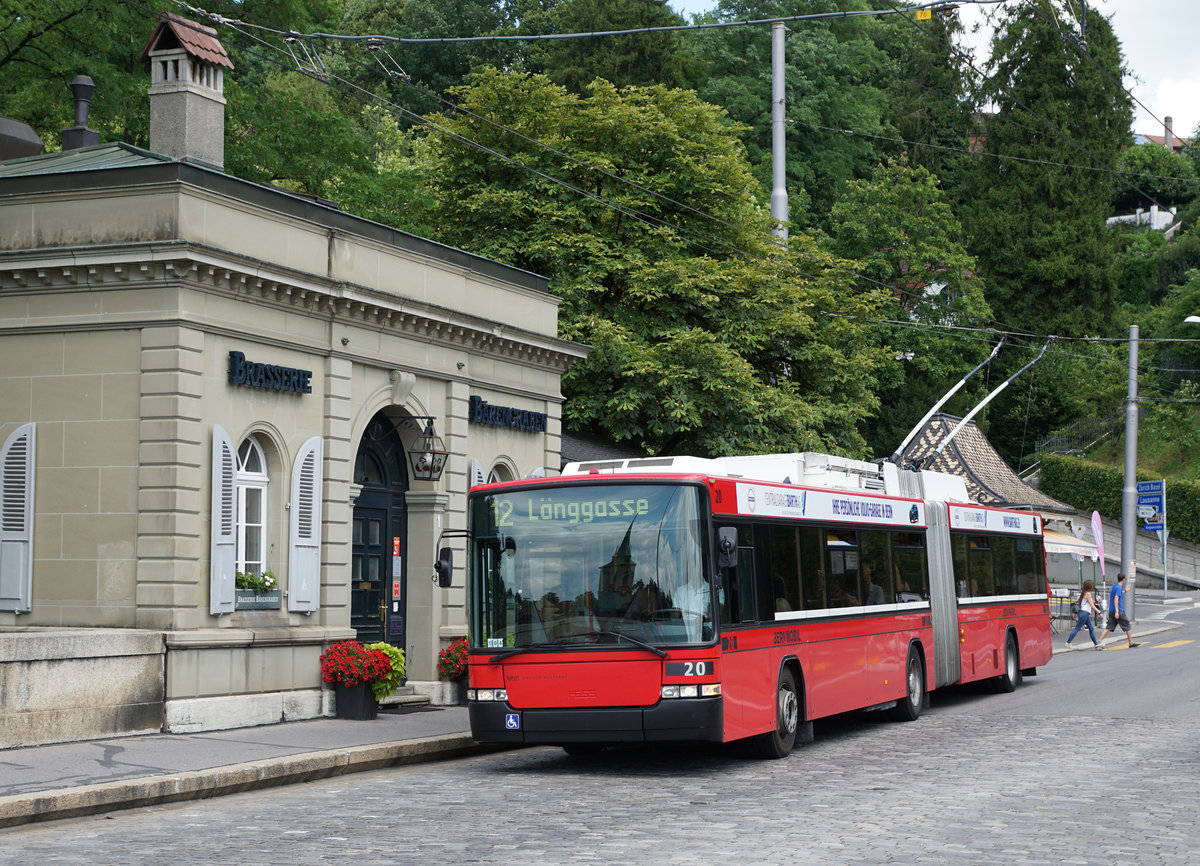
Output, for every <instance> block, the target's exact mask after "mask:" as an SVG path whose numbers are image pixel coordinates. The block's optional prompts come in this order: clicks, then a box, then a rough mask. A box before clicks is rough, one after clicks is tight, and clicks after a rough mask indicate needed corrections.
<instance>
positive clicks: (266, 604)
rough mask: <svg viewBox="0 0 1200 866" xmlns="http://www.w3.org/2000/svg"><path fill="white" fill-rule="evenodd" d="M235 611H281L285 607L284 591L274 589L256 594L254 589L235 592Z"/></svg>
mask: <svg viewBox="0 0 1200 866" xmlns="http://www.w3.org/2000/svg"><path fill="white" fill-rule="evenodd" d="M234 593H235V595H234V600H233V609H234V610H279V608H280V607H281V606H282V605H283V591H282V590H279V589H272V590H269V591H267V592H256V591H255V590H253V589H238V590H234Z"/></svg>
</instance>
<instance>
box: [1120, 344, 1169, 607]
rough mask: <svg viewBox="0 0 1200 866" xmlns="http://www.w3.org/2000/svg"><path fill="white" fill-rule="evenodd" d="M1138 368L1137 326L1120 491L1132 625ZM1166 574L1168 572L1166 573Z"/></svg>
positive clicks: (1123, 555)
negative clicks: (1123, 470) (1123, 483)
mask: <svg viewBox="0 0 1200 866" xmlns="http://www.w3.org/2000/svg"><path fill="white" fill-rule="evenodd" d="M1137 365H1138V326H1137V325H1130V326H1129V394H1128V396H1127V397H1126V398H1125V485H1124V487H1122V489H1121V572H1122V573H1123V574H1125V575H1126V576H1127V577H1128V579H1129V584H1130V585H1129V586H1128V587H1127V588H1126V589H1127V594H1126V597H1125V601H1126V606H1127V608H1128V610H1127V612H1128V614H1129V621H1130V622H1133V619H1134V617H1133V602H1134V598H1133V597H1134V587H1133V584H1134V583H1135V580H1136V579H1135V578H1134V577H1133V576H1132V575H1131V574H1130V571H1131V565H1132V563H1133V562H1135V561H1136V559H1137V548H1136V545H1137V434H1138V407H1137V399H1138V396H1137V390H1138V382H1137ZM1164 573H1165V572H1164Z"/></svg>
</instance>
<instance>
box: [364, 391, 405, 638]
mask: <svg viewBox="0 0 1200 866" xmlns="http://www.w3.org/2000/svg"><path fill="white" fill-rule="evenodd" d="M354 483H355V484H358V485H359V486H360V488H361V491H360V493H359V494H358V499H357V500H356V501H355V503H354V522H353V526H352V529H351V558H350V626H351V628H353V629H354V630H355V631H357V632H358V639H359V640H360V641H362V642H363V643H373V642H375V641H381V640H386V641H387V642H388V643H390V644H393V645H394V646H398V647H401V648H403V647H404V646H405V628H406V626H407V617H406V611H405V603H406V600H407V598H408V587H407V582H406V579H405V575H406V565H407V559H408V517H407V514H406V512H405V507H404V494H405V491H407V490H408V467H407V466H406V464H405V459H404V444H403V443H402V442H401V441H400V434H399V433H397V432H396V425H395V424H394V423H392V420H391V419H390V418H389V417H388V416H387V415H386V414H384V413H383V412H379V413H378V414H376V415H375V417H374V418H372V419H371V423H370V424H368V425H367V429H366V431H365V432H364V433H363V437H362V441H360V442H359V444H358V454H357V456H356V457H355V458H354Z"/></svg>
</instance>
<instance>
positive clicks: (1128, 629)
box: [1100, 574, 1141, 649]
mask: <svg viewBox="0 0 1200 866" xmlns="http://www.w3.org/2000/svg"><path fill="white" fill-rule="evenodd" d="M1117 626H1120V627H1121V628H1122V629H1124V630H1125V640H1127V641H1129V648H1130V649H1133V648H1134V647H1135V646H1141V644H1140V643H1134V642H1133V627H1132V626H1131V625H1130V624H1129V617H1128V616H1127V615H1126V612H1125V575H1124V574H1118V575H1117V582H1116V583H1114V584H1113V585H1112V589H1110V590H1109V591H1108V622H1106V623H1105V624H1104V632H1103V633H1102V634H1101V635H1100V643H1101V644H1103V643H1104V639H1105V638H1106V637H1108V636H1109V634H1110V633H1111V632H1114V631H1116V630H1117Z"/></svg>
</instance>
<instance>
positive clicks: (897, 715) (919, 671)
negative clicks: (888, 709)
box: [892, 649, 925, 722]
mask: <svg viewBox="0 0 1200 866" xmlns="http://www.w3.org/2000/svg"><path fill="white" fill-rule="evenodd" d="M904 682H905V689H904V697H902V698H901V699H900V700H898V701H896V706H895V708H894V709H893V710H892V718H894V719H896V720H897V721H899V722H915V721H916V720H917V719H919V718H920V717H921V708H922V707H924V706H925V668H924V667H922V666H921V659H919V658H918V657H917V651H916V650H914V649H910V650H909V651H908V666H907V668H906V669H905V674H904Z"/></svg>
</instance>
